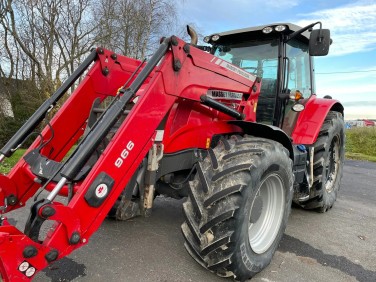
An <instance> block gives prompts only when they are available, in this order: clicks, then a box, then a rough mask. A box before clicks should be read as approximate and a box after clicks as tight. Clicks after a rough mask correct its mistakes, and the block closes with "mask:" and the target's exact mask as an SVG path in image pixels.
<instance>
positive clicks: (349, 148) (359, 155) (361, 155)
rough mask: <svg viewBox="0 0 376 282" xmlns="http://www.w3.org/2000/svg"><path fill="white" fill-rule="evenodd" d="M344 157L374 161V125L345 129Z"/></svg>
mask: <svg viewBox="0 0 376 282" xmlns="http://www.w3.org/2000/svg"><path fill="white" fill-rule="evenodd" d="M346 158H349V159H353V160H367V161H371V162H376V127H355V128H351V129H347V130H346Z"/></svg>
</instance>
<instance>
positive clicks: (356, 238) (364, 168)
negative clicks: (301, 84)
mask: <svg viewBox="0 0 376 282" xmlns="http://www.w3.org/2000/svg"><path fill="white" fill-rule="evenodd" d="M375 175H376V163H368V162H360V161H350V160H348V161H346V163H345V167H344V176H343V179H342V185H341V191H340V193H339V196H338V199H337V202H336V204H335V205H334V207H333V209H332V210H330V211H329V212H328V213H325V214H319V213H316V212H310V211H304V210H301V209H299V208H293V209H292V213H291V216H290V219H289V223H288V226H287V230H286V233H285V235H284V237H283V239H282V241H281V243H280V246H279V248H278V250H277V252H276V254H275V256H274V258H273V260H272V262H271V264H270V265H269V266H268V267H267V268H266V269H265V270H264V271H262V272H261V273H259V274H258V275H256V276H255V277H254V279H252V281H264V282H268V281H331V282H334V281H341V282H342V281H364V282H369V281H376V208H375V203H376V176H375ZM182 202H183V201H176V200H172V199H166V198H160V197H158V198H157V200H156V202H155V206H154V210H153V214H152V216H151V217H150V218H136V219H134V220H131V221H128V222H117V221H112V220H106V221H105V222H104V223H103V225H102V227H101V228H100V230H99V231H98V232H97V233H96V234H95V235H94V236H93V237H92V239H91V241H90V242H89V244H88V245H87V246H85V247H83V248H82V249H80V250H78V251H76V252H74V253H73V254H71V255H70V256H69V257H67V258H64V259H62V260H60V261H58V262H55V263H54V264H52V265H51V266H50V267H49V268H48V269H46V270H44V271H43V272H41V273H39V274H38V275H37V276H36V278H35V279H34V281H38V282H41V281H91V282H95V281H98V282H99V281H108V282H111V281H222V282H226V281H232V280H230V279H224V278H220V277H217V276H215V275H214V274H212V273H210V272H209V271H207V270H205V269H203V268H202V267H201V266H200V265H198V264H197V263H196V262H195V261H194V260H193V259H192V258H191V257H190V256H189V255H188V253H187V252H186V251H185V249H184V247H183V237H182V235H181V232H180V224H181V223H182V222H183V215H182V208H181V204H182Z"/></svg>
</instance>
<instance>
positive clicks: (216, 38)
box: [211, 34, 220, 41]
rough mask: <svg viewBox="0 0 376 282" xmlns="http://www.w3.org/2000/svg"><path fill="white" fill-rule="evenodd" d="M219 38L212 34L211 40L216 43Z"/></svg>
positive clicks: (217, 35)
mask: <svg viewBox="0 0 376 282" xmlns="http://www.w3.org/2000/svg"><path fill="white" fill-rule="evenodd" d="M219 38H220V36H219V34H214V35H213V36H212V38H211V40H212V41H218V39H219Z"/></svg>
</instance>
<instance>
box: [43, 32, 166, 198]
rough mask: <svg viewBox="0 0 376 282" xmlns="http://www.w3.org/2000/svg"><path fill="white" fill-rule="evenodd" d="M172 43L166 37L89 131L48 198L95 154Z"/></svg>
mask: <svg viewBox="0 0 376 282" xmlns="http://www.w3.org/2000/svg"><path fill="white" fill-rule="evenodd" d="M169 44H170V38H166V39H165V40H164V41H163V42H162V44H161V45H160V47H159V49H158V50H157V51H156V52H155V53H154V55H153V56H152V57H151V58H150V60H149V61H148V63H147V64H146V65H145V67H144V68H143V69H142V70H141V72H140V73H139V75H138V76H137V77H136V78H135V80H134V81H133V82H132V84H131V85H130V86H129V88H127V89H126V90H125V91H124V94H123V95H122V96H121V97H119V99H117V100H116V101H115V102H114V103H112V104H111V105H110V106H109V107H108V108H107V110H106V111H105V112H104V113H103V115H102V116H101V118H100V120H99V122H97V123H96V124H95V125H94V127H93V128H92V129H91V130H90V131H89V133H88V134H87V135H86V137H85V138H84V139H83V140H82V141H81V142H80V144H79V145H78V146H77V148H76V150H75V151H74V152H73V154H72V155H71V157H70V159H69V160H68V161H67V162H66V163H65V165H64V167H63V168H62V170H61V172H60V174H61V175H62V176H63V177H62V178H61V180H60V181H59V182H58V183H57V184H56V186H55V188H54V189H53V190H52V191H51V193H50V194H49V195H48V196H47V200H49V201H52V200H53V199H54V198H55V197H56V195H57V194H58V193H59V191H60V189H61V188H62V187H63V186H64V184H65V183H66V182H67V180H72V179H74V177H75V176H76V175H77V173H78V172H79V171H80V170H81V168H82V167H83V166H84V165H85V163H86V162H87V160H88V159H89V158H90V156H91V155H92V154H93V152H94V150H95V149H96V148H97V147H98V145H99V144H100V142H101V141H102V140H103V138H104V137H105V136H106V135H107V133H108V132H109V130H110V129H111V128H112V127H113V125H114V124H115V123H116V121H117V120H118V119H119V117H120V116H121V115H122V113H123V111H124V108H125V106H126V105H127V103H128V102H129V101H130V100H131V99H132V97H133V96H134V94H135V93H136V92H137V91H138V89H139V88H140V87H141V85H142V84H143V83H144V81H145V80H146V79H147V77H148V76H149V74H150V73H151V72H152V71H153V69H154V68H155V66H156V65H157V64H158V62H159V61H160V60H161V59H162V57H163V56H164V55H165V54H166V52H167V50H168V48H169Z"/></svg>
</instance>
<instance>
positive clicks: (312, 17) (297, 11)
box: [177, 0, 376, 119]
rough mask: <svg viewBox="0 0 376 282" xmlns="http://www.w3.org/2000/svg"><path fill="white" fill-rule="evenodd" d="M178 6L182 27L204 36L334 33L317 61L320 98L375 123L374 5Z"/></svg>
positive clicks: (317, 1)
mask: <svg viewBox="0 0 376 282" xmlns="http://www.w3.org/2000/svg"><path fill="white" fill-rule="evenodd" d="M177 2H178V1H177ZM178 5H179V8H178V10H179V22H182V23H193V24H194V25H195V26H196V27H197V29H198V31H199V32H200V33H201V34H204V35H208V34H212V33H216V32H221V31H227V30H232V29H238V28H244V27H250V26H257V25H263V24H269V23H277V22H291V23H294V24H297V25H300V26H304V25H307V24H310V23H312V22H315V21H321V22H322V23H323V28H329V29H330V30H331V37H332V39H333V44H332V46H331V49H330V53H329V55H328V56H326V57H320V58H316V60H315V62H316V73H317V75H316V87H317V95H318V96H319V97H322V96H324V95H331V96H333V98H335V99H338V100H340V101H341V102H342V103H343V104H344V106H345V118H346V119H351V118H375V119H376V1H375V0H373V1H370V0H360V1H349V0H342V1H340V0H331V1H328V0H314V1H312V0H310V1H305V0H275V1H274V0H231V1H230V0H227V1H225V0H204V1H202V0H185V1H181V2H178Z"/></svg>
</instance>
